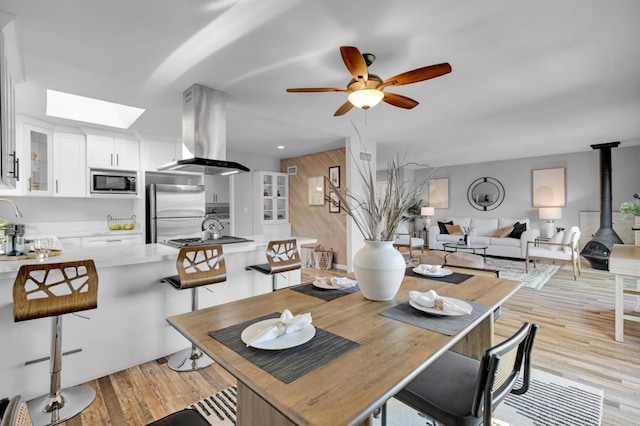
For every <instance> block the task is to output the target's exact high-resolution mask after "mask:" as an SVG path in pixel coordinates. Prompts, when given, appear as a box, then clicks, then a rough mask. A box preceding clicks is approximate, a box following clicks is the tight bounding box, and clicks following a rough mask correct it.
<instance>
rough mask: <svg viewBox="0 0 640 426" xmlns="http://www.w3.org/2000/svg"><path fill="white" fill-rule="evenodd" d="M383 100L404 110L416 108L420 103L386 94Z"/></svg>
mask: <svg viewBox="0 0 640 426" xmlns="http://www.w3.org/2000/svg"><path fill="white" fill-rule="evenodd" d="M382 100H383V101H385V102H386V103H388V104H391V105H393V106H397V107H400V108H404V109H411V108H415V107H416V106H417V105H418V101H414V100H413V99H411V98H407V97H406V96H402V95H398V94H397V93H389V92H384V98H382Z"/></svg>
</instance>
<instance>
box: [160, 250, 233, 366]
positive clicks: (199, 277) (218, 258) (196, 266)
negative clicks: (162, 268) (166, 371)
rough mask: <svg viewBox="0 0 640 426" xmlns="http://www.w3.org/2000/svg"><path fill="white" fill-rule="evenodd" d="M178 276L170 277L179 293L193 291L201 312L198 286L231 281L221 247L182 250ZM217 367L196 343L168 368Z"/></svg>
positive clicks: (173, 357) (171, 359)
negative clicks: (212, 365) (186, 290)
mask: <svg viewBox="0 0 640 426" xmlns="http://www.w3.org/2000/svg"><path fill="white" fill-rule="evenodd" d="M176 269H177V270H178V275H173V276H171V277H166V278H164V279H163V281H166V282H168V283H169V284H171V285H172V286H173V287H175V288H176V289H178V290H185V289H190V290H191V311H196V310H198V287H200V286H203V285H209V284H217V283H221V282H224V281H226V280H227V267H226V263H225V260H224V255H223V253H222V246H221V245H220V244H213V245H207V246H188V247H182V248H181V249H180V252H179V253H178V258H177V259H176ZM211 364H213V360H212V359H211V358H209V357H208V356H207V355H206V354H205V353H203V352H202V351H201V350H200V349H198V347H197V346H196V345H194V344H192V345H191V347H190V348H187V349H184V350H182V351H180V352H176V353H175V354H173V355H171V357H169V361H168V362H167V365H169V368H171V369H172V370H175V371H195V370H199V369H201V368H204V367H207V366H209V365H211Z"/></svg>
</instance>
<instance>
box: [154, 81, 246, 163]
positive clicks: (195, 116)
mask: <svg viewBox="0 0 640 426" xmlns="http://www.w3.org/2000/svg"><path fill="white" fill-rule="evenodd" d="M226 120H227V103H226V100H225V94H224V92H221V91H219V90H215V89H211V88H209V87H205V86H202V85H200V84H194V85H192V86H191V87H189V88H188V89H187V90H185V91H184V93H182V144H183V145H184V147H183V152H184V151H185V150H184V148H186V149H187V150H188V151H189V152H190V153H191V154H192V156H191V157H190V158H184V159H182V160H178V161H174V162H171V163H168V164H165V165H163V166H160V167H159V168H158V170H160V171H168V170H169V171H180V172H196V173H205V174H209V175H217V174H220V175H227V174H234V173H240V172H249V171H250V170H249V168H247V167H245V166H243V165H242V164H238V163H235V162H233V161H226V159H227V127H226V125H227V122H226Z"/></svg>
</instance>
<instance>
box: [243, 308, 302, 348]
mask: <svg viewBox="0 0 640 426" xmlns="http://www.w3.org/2000/svg"><path fill="white" fill-rule="evenodd" d="M309 324H311V314H310V313H306V314H301V315H295V316H294V315H293V314H292V313H291V311H290V310H288V309H285V310H284V312H283V313H282V315H280V321H278V322H276V323H274V324H272V325H270V326H269V327H267V328H265V329H262V330H260V331H258V333H257V334H256V335H255V336H254V337H253V338H252V339H251V340H249V342H247V346H253V345H255V344H256V343H262V342H268V341H269V340H273V339H276V338H278V337H280V336H283V335H285V334H287V333H293V332H294V331H298V330H302V329H303V328H304V327H306V326H307V325H309Z"/></svg>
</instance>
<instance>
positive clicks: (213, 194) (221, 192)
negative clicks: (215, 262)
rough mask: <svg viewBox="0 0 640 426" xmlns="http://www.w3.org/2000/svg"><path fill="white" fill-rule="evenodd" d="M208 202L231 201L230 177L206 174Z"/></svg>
mask: <svg viewBox="0 0 640 426" xmlns="http://www.w3.org/2000/svg"><path fill="white" fill-rule="evenodd" d="M204 183H205V189H206V194H207V203H229V177H228V176H220V175H205V177H204Z"/></svg>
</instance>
